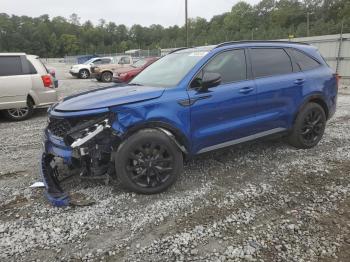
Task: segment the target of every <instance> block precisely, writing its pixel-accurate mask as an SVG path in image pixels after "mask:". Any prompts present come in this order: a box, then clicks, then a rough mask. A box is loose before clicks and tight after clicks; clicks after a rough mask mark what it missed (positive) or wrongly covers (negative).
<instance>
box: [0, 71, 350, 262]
mask: <svg viewBox="0 0 350 262" xmlns="http://www.w3.org/2000/svg"><path fill="white" fill-rule="evenodd" d="M54 67H56V69H57V75H58V78H59V79H60V90H61V92H62V96H65V95H68V94H72V93H76V92H81V91H82V90H88V89H91V88H96V81H94V80H78V79H74V78H72V77H70V76H69V75H68V74H67V70H68V68H67V67H62V66H60V65H54ZM100 86H104V85H100ZM45 125H46V110H38V111H37V112H36V113H35V116H34V117H33V118H32V119H30V120H28V121H25V122H21V123H12V122H8V121H6V120H5V119H3V118H0V188H1V190H0V250H1V252H0V260H1V261H298V262H299V261H344V262H345V261H350V87H348V88H342V89H340V94H339V99H338V111H337V113H336V115H335V117H334V118H332V119H331V120H330V121H329V123H328V126H327V129H326V133H325V136H324V139H323V140H322V141H321V143H320V144H319V145H318V146H317V147H316V148H313V149H310V150H296V149H294V148H291V147H289V146H288V145H287V144H285V143H284V141H283V139H277V140H276V139H265V140H262V141H256V142H251V143H246V144H242V145H238V146H234V147H229V148H226V149H222V150H219V151H215V152H211V153H207V154H203V155H200V156H198V157H196V158H195V159H193V160H190V161H188V162H186V163H185V170H184V173H183V174H182V175H181V176H180V178H179V180H178V181H177V183H176V184H175V186H173V187H171V188H170V190H168V191H167V192H165V193H162V194H158V195H152V196H143V195H137V194H134V193H130V192H126V191H125V190H123V189H122V188H120V186H119V185H118V184H117V183H112V184H109V185H104V184H102V183H98V182H91V181H80V180H79V179H73V180H68V181H66V182H65V183H64V184H63V186H64V188H66V189H67V191H68V192H71V193H72V194H73V195H74V197H75V198H77V199H79V198H82V199H84V200H88V201H89V205H87V206H70V207H67V208H53V207H51V206H50V205H49V204H48V203H47V202H46V199H45V197H44V196H43V191H42V190H41V189H30V188H29V186H30V185H31V184H32V183H33V182H36V181H39V172H38V165H39V155H40V151H41V139H42V130H43V129H44V127H45Z"/></svg>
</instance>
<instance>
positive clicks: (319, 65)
mask: <svg viewBox="0 0 350 262" xmlns="http://www.w3.org/2000/svg"><path fill="white" fill-rule="evenodd" d="M290 49H291V50H293V53H292V54H293V58H294V59H295V63H296V64H297V65H298V66H299V68H300V72H307V71H311V70H315V69H317V68H319V67H321V66H322V63H321V62H320V61H318V60H317V59H316V58H315V57H313V56H311V55H309V54H308V53H306V52H304V51H303V50H300V49H297V48H294V47H290ZM295 51H296V52H299V53H302V54H303V55H306V56H307V57H309V58H310V59H312V60H314V61H315V62H316V63H318V66H317V67H315V68H311V69H307V70H303V69H302V68H301V66H300V64H299V63H298V59H296V57H295V54H294V52H295Z"/></svg>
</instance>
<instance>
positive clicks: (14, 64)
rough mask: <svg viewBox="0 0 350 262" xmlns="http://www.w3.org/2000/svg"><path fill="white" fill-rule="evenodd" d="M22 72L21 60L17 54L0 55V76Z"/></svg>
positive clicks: (20, 73)
mask: <svg viewBox="0 0 350 262" xmlns="http://www.w3.org/2000/svg"><path fill="white" fill-rule="evenodd" d="M22 74H23V72H22V62H21V58H20V57H19V56H0V76H15V75H22Z"/></svg>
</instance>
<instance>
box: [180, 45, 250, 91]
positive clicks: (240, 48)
mask: <svg viewBox="0 0 350 262" xmlns="http://www.w3.org/2000/svg"><path fill="white" fill-rule="evenodd" d="M235 50H243V51H244V56H245V61H246V79H244V80H238V81H233V82H227V83H224V84H220V85H219V86H218V87H220V86H225V85H229V84H234V83H240V82H243V81H249V80H252V79H253V76H252V71H251V69H252V68H251V63H250V60H249V59H248V53H247V48H246V47H236V48H228V49H225V50H222V51H220V52H218V53H216V54H215V55H213V56H211V57H210V58H209V59H208V61H206V62H205V63H204V64H203V65H202V66H201V68H200V69H199V70H198V71H197V72H196V73H195V74H194V76H193V77H192V78H191V81H189V83H188V86H187V90H194V89H193V88H191V84H192V82H193V80H194V78H195V77H196V76H197V75H198V74H199V73H200V72H201V71H202V70H203V69H204V67H206V66H207V65H208V64H209V63H210V62H211V61H212V60H213V59H215V57H217V56H218V55H220V54H222V53H225V52H230V51H235Z"/></svg>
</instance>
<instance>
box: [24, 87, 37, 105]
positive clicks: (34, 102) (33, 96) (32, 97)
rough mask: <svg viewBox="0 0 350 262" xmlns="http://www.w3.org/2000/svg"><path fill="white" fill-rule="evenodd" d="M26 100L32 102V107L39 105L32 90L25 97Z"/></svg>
mask: <svg viewBox="0 0 350 262" xmlns="http://www.w3.org/2000/svg"><path fill="white" fill-rule="evenodd" d="M28 99H31V100H32V102H33V105H38V104H40V103H39V97H38V96H37V95H36V94H35V92H34V91H33V90H30V91H29V94H28V95H27V101H28Z"/></svg>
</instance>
